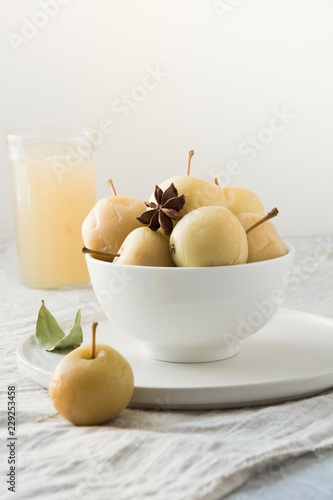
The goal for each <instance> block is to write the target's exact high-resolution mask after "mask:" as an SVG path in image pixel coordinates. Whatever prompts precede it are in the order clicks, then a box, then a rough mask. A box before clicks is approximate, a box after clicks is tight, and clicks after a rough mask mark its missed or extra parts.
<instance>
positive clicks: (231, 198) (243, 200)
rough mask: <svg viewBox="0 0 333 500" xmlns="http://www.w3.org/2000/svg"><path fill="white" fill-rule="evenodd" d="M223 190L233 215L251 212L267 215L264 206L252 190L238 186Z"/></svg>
mask: <svg viewBox="0 0 333 500" xmlns="http://www.w3.org/2000/svg"><path fill="white" fill-rule="evenodd" d="M223 189H224V194H225V197H226V199H227V203H228V205H227V206H228V208H229V210H230V211H231V212H232V213H233V214H235V215H237V214H242V213H245V212H251V213H254V214H259V215H265V210H264V207H263V204H262V203H261V201H260V200H259V198H258V196H257V195H256V194H255V193H253V191H251V190H250V189H247V188H244V187H238V186H226V187H224V188H223Z"/></svg>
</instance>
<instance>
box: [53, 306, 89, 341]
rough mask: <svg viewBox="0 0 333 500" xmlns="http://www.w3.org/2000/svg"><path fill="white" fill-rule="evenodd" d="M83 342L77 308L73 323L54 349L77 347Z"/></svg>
mask: <svg viewBox="0 0 333 500" xmlns="http://www.w3.org/2000/svg"><path fill="white" fill-rule="evenodd" d="M82 342H83V333H82V328H81V309H79V310H78V312H77V313H76V316H75V320H74V325H73V326H72V328H71V329H70V331H69V333H68V334H67V335H66V337H65V338H63V339H61V340H60V341H59V342H58V344H57V345H56V349H64V348H65V347H77V346H79V345H81V344H82Z"/></svg>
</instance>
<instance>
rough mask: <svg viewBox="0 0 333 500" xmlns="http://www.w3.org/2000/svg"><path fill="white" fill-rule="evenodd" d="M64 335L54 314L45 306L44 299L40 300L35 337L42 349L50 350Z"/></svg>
mask: <svg viewBox="0 0 333 500" xmlns="http://www.w3.org/2000/svg"><path fill="white" fill-rule="evenodd" d="M64 337H65V333H64V331H63V330H62V328H61V327H60V325H59V324H58V322H57V320H56V319H55V318H54V316H52V314H51V313H50V311H49V310H48V309H47V308H46V307H45V304H44V300H42V305H41V308H40V309H39V312H38V318H37V323H36V339H37V342H38V344H39V345H40V347H41V348H42V349H45V350H46V351H52V350H53V349H54V348H55V347H56V345H57V344H58V342H60V341H61V340H62V339H63V338H64Z"/></svg>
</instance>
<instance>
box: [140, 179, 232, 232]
mask: <svg viewBox="0 0 333 500" xmlns="http://www.w3.org/2000/svg"><path fill="white" fill-rule="evenodd" d="M172 183H173V184H174V185H175V187H176V189H177V191H178V196H181V195H182V194H183V195H184V196H185V205H184V208H182V210H180V212H179V213H180V215H182V216H184V215H186V214H187V213H189V212H191V211H192V210H195V209H197V208H200V207H206V206H220V207H227V206H228V204H227V200H226V197H225V194H224V188H222V187H221V186H217V185H216V184H214V183H213V182H209V181H204V180H202V179H197V178H196V177H192V176H190V175H178V176H176V177H170V179H167V180H165V181H164V182H162V183H161V184H159V187H160V188H161V189H162V191H163V192H164V191H165V190H166V189H167V188H168V187H169V186H170V184H172ZM149 201H150V202H155V196H154V193H152V194H151V196H150V198H149ZM177 223H178V222H177V221H175V224H177Z"/></svg>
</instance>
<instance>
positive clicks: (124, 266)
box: [85, 241, 295, 272]
mask: <svg viewBox="0 0 333 500" xmlns="http://www.w3.org/2000/svg"><path fill="white" fill-rule="evenodd" d="M283 243H284V244H285V246H286V249H287V253H286V254H285V255H282V256H281V257H275V259H269V260H261V261H259V262H245V263H244V264H234V265H228V266H202V267H177V266H175V267H171V266H170V267H168V266H136V265H128V264H113V262H108V261H105V260H100V259H96V258H95V257H93V256H92V255H90V254H85V258H86V260H87V261H89V260H92V261H94V262H97V263H98V264H97V265H101V266H105V267H107V266H108V267H110V265H111V266H112V265H113V267H114V268H117V269H142V270H144V269H150V270H152V269H153V270H157V269H158V270H163V271H162V272H175V269H177V271H176V272H179V271H178V269H179V270H181V271H180V272H189V271H190V270H191V271H192V272H193V271H194V270H196V271H201V272H202V270H203V269H204V270H205V271H207V270H209V269H210V270H213V271H214V270H215V271H216V269H229V270H230V269H235V268H238V269H240V268H244V266H246V267H247V268H249V267H251V268H253V267H258V266H267V265H271V263H272V262H276V261H279V262H281V261H282V260H287V259H290V258H292V257H293V256H294V255H295V248H294V247H293V245H291V244H290V243H288V242H286V241H283ZM142 272H144V271H142ZM210 272H212V271H210ZM226 272H232V271H226Z"/></svg>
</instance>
